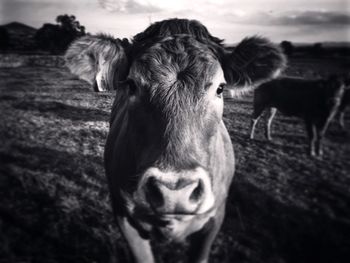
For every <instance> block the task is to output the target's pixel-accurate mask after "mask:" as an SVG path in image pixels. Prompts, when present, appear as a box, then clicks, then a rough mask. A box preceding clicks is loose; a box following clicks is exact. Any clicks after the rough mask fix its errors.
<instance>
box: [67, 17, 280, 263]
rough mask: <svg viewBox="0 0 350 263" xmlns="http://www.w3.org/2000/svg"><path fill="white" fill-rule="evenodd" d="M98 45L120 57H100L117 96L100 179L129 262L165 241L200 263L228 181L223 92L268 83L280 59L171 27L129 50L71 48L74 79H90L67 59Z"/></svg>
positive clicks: (263, 49) (250, 42)
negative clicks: (183, 244) (156, 242)
mask: <svg viewBox="0 0 350 263" xmlns="http://www.w3.org/2000/svg"><path fill="white" fill-rule="evenodd" d="M96 43H99V44H100V45H101V47H100V48H102V49H103V50H106V52H107V53H108V54H110V50H114V51H118V52H112V53H113V56H110V55H108V56H105V55H104V54H101V55H102V56H104V57H105V58H106V59H107V60H106V61H105V63H109V64H110V65H108V67H111V68H113V70H109V71H104V72H106V73H107V75H106V80H107V82H109V83H113V84H114V87H115V89H116V96H115V101H114V104H113V107H112V113H111V119H110V131H109V134H108V138H107V142H106V146H105V155H104V157H105V169H106V174H107V178H108V183H109V188H110V193H111V199H112V206H113V211H114V215H115V217H116V220H117V222H118V224H119V226H120V229H121V231H122V233H123V235H124V237H125V239H126V240H127V242H128V244H129V247H130V249H131V251H132V252H133V255H134V257H135V259H136V261H137V262H154V257H153V253H152V251H151V247H150V241H149V240H150V239H156V240H160V241H161V240H164V239H166V240H169V241H177V242H183V241H185V240H187V241H188V242H189V250H188V251H189V253H188V256H187V259H188V261H189V262H207V261H208V257H209V252H210V247H211V244H212V242H213V240H214V238H215V236H216V234H217V233H218V231H219V229H220V226H221V224H222V221H223V218H224V214H225V200H226V198H227V194H228V189H229V186H230V183H231V180H232V177H233V173H234V154H233V148H232V144H231V140H230V136H229V134H228V132H227V130H226V128H225V125H224V123H223V121H222V114H223V97H222V92H223V89H224V87H225V86H232V88H237V89H238V88H239V87H240V86H246V85H249V86H250V85H252V84H257V83H261V82H262V81H265V80H266V79H270V78H271V77H272V76H274V75H275V73H276V72H277V71H279V70H280V69H281V68H282V67H284V64H285V58H284V56H283V55H282V53H281V51H280V50H279V49H278V48H277V47H275V46H274V45H273V44H271V43H270V42H269V41H268V40H266V39H263V38H256V37H253V38H247V39H245V40H243V41H242V42H241V43H240V44H239V45H238V46H237V47H236V48H235V50H234V51H233V52H232V51H228V50H226V48H225V46H224V45H223V44H222V40H220V39H218V38H215V37H213V36H212V35H211V34H210V33H209V32H208V30H207V29H206V27H204V26H203V25H202V24H201V23H199V22H198V21H195V20H186V19H170V20H165V21H161V22H157V23H154V24H152V25H151V26H149V27H148V28H147V29H146V30H145V31H144V32H142V33H140V34H137V35H136V36H135V37H134V38H133V40H132V42H131V43H130V45H129V46H128V47H122V46H121V44H120V42H119V41H117V40H112V41H111V40H110V39H109V38H105V37H104V36H86V37H83V38H81V39H78V40H77V41H76V42H75V43H73V45H72V48H73V50H68V53H67V54H68V57H67V63H68V64H69V65H70V68H71V69H73V72H80V73H82V74H85V73H86V74H88V75H89V74H92V75H96V71H98V69H97V68H96V67H95V68H94V70H96V71H95V72H90V68H91V69H92V68H93V67H92V66H91V65H88V66H86V65H85V63H91V60H89V57H88V56H87V57H86V60H85V61H83V60H75V59H72V58H71V56H72V54H73V53H74V52H77V51H78V50H77V48H76V47H79V46H81V47H85V46H87V45H92V46H93V45H94V44H96ZM110 45H114V47H109V46H110ZM92 46H91V48H93V47H92ZM82 55H84V54H82ZM85 68H87V69H88V70H87V71H85ZM97 74H99V73H97ZM109 74H112V75H109Z"/></svg>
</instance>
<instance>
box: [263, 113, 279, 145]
mask: <svg viewBox="0 0 350 263" xmlns="http://www.w3.org/2000/svg"><path fill="white" fill-rule="evenodd" d="M276 112H277V109H276V108H270V116H269V118H268V120H267V123H266V138H267V139H268V140H269V141H271V140H272V138H271V124H272V120H273V118H274V117H275V115H276Z"/></svg>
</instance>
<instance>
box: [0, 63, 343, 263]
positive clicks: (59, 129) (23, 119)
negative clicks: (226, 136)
mask: <svg viewBox="0 0 350 263" xmlns="http://www.w3.org/2000/svg"><path fill="white" fill-rule="evenodd" d="M316 62H317V63H316ZM342 63H343V62H339V61H325V62H322V61H292V65H291V68H290V69H289V71H288V72H287V74H288V75H305V76H307V77H312V76H316V75H319V74H321V75H323V74H326V73H329V72H331V71H337V72H339V71H342V70H345V69H346V68H344V66H343V64H342ZM348 65H349V64H348ZM317 69H318V70H317ZM316 70H317V71H316ZM0 79H1V80H2V81H1V83H0V92H1V93H0V119H1V122H0V164H1V165H0V198H1V202H0V244H1V245H0V262H45V263H46V262H52V263H56V262H110V261H115V262H126V261H127V258H128V257H129V255H128V254H127V250H126V244H125V242H124V241H123V239H122V237H121V235H120V233H119V231H118V229H117V227H116V225H115V224H114V222H113V218H112V214H111V209H110V205H109V200H108V191H107V186H106V180H105V177H104V170H103V160H102V153H103V147H104V142H105V139H106V135H107V131H108V116H109V109H110V107H111V103H112V99H113V94H96V93H93V92H92V91H91V88H90V87H89V86H88V85H87V84H85V83H83V82H82V81H79V80H77V79H76V78H74V77H73V76H72V75H70V74H69V73H68V72H67V71H66V70H65V69H57V68H40V67H36V68H28V67H23V68H17V69H1V71H0ZM251 99H252V98H251V95H248V96H247V97H244V98H241V99H237V100H228V101H226V107H225V113H224V118H225V122H226V124H227V127H228V129H229V131H230V134H231V138H232V141H233V143H234V147H235V152H236V168H237V170H236V175H235V179H234V182H233V185H232V187H231V193H230V198H229V200H228V203H227V214H226V219H225V222H224V225H223V228H222V231H221V232H220V234H219V236H218V238H217V240H216V242H215V244H214V246H213V250H212V262H215V263H218V262H276V263H277V262H278V263H282V262H308V263H309V262H347V260H348V259H349V256H350V251H349V248H350V190H349V189H350V163H349V156H350V135H349V133H344V132H341V131H340V130H339V129H338V127H337V125H336V124H333V125H332V126H331V127H330V130H329V132H328V135H327V139H326V142H325V156H324V157H323V158H322V159H315V158H310V157H309V156H308V155H307V147H306V142H307V140H306V135H305V131H304V127H303V125H302V122H301V121H300V120H298V119H295V118H290V117H285V116H282V115H277V117H276V120H275V122H274V124H273V136H274V141H273V142H267V141H266V140H265V139H264V136H263V123H262V122H261V123H260V125H259V127H258V128H257V134H256V135H257V136H256V138H257V140H255V141H251V140H249V139H248V137H249V136H248V134H249V130H248V127H249V123H250V117H249V116H250V113H251V110H252V107H251ZM349 117H350V114H348V115H347V118H346V125H347V127H348V128H349V127H350V118H349ZM157 251H162V253H161V256H158V259H159V262H178V261H179V260H181V258H182V257H183V255H182V249H181V247H177V246H176V247H173V246H172V247H167V246H160V247H159V248H158V249H157Z"/></svg>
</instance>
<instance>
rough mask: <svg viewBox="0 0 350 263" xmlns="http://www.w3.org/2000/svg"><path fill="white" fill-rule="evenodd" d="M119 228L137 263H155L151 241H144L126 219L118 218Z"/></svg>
mask: <svg viewBox="0 0 350 263" xmlns="http://www.w3.org/2000/svg"><path fill="white" fill-rule="evenodd" d="M117 220H118V224H119V227H120V229H121V231H122V233H123V235H124V237H125V239H126V241H127V242H128V244H129V247H130V250H131V252H132V254H133V255H134V258H135V261H136V262H137V263H142V262H144V263H154V257H153V253H152V248H151V245H150V241H149V240H146V239H143V238H142V237H141V236H140V235H139V233H138V232H137V230H136V229H135V228H134V227H133V226H132V225H130V223H129V222H128V220H127V218H126V217H118V218H117Z"/></svg>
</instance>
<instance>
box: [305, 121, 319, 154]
mask: <svg viewBox="0 0 350 263" xmlns="http://www.w3.org/2000/svg"><path fill="white" fill-rule="evenodd" d="M305 125H306V131H307V134H308V137H309V151H310V155H311V156H315V155H316V153H315V143H316V139H317V132H316V126H315V125H314V124H313V123H312V121H310V120H305Z"/></svg>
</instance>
